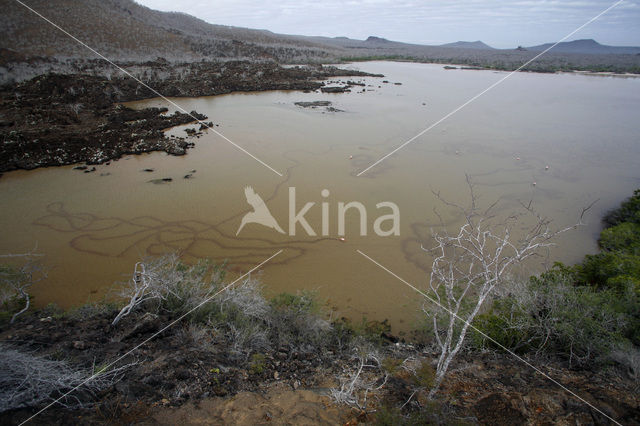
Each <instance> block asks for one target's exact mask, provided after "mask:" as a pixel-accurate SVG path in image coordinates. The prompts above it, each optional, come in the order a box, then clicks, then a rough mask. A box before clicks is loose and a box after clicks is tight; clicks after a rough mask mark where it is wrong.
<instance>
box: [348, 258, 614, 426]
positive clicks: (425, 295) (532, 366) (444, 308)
mask: <svg viewBox="0 0 640 426" xmlns="http://www.w3.org/2000/svg"><path fill="white" fill-rule="evenodd" d="M356 251H357V252H358V253H360V254H361V255H362V256H364V257H365V258H367V259H368V260H370V261H371V262H373V263H374V264H376V265H377V266H378V267H380V268H381V269H383V270H385V271H386V272H388V273H389V274H390V275H392V276H393V277H394V278H396V279H398V280H400V281H402V282H403V283H404V284H406V285H407V286H409V287H410V288H412V289H413V290H415V291H416V292H417V293H419V294H420V295H422V296H424V297H425V298H426V299H428V300H429V301H430V302H431V303H433V304H435V305H437V306H438V307H440V308H441V309H443V310H444V311H446V312H448V313H449V314H450V315H453V316H454V317H455V318H456V319H459V320H460V321H463V322H464V320H463V319H462V318H460V317H459V316H458V315H457V314H455V313H453V312H452V311H451V310H449V309H447V308H446V307H445V306H443V305H442V304H440V303H438V301H436V300H435V299H434V298H433V297H431V296H429V295H428V294H426V293H425V292H423V291H422V290H419V289H418V288H416V287H414V286H413V285H412V284H410V283H409V282H407V281H406V280H404V279H403V278H402V277H400V276H398V275H396V274H395V273H393V272H392V271H390V270H389V269H387V268H386V267H384V266H383V265H381V264H380V263H378V262H377V261H375V260H374V259H372V258H371V257H369V256H367V255H366V254H364V253H363V252H362V251H360V250H356ZM469 327H471V328H472V329H473V330H475V331H476V332H477V333H479V334H481V335H482V336H483V337H484V338H486V339H488V340H490V341H491V343H493V344H495V345H496V346H498V347H500V349H503V350H504V351H506V352H508V353H509V354H510V355H512V356H514V357H515V358H516V359H517V360H518V361H520V362H522V363H524V364H526V365H527V366H529V367H531V368H532V369H533V370H535V371H536V372H537V373H540V374H541V375H542V376H543V377H545V378H546V379H548V380H550V381H551V382H553V383H555V384H556V385H558V386H559V387H560V388H562V389H563V390H564V391H565V392H568V393H569V394H571V395H573V396H574V397H575V398H577V399H579V400H580V401H582V402H584V403H585V404H587V405H588V406H589V407H591V408H592V409H594V410H596V411H597V412H598V413H600V414H602V415H603V416H605V417H606V418H607V419H609V420H611V421H612V422H613V423H615V424H617V425H620V426H622V424H621V423H619V422H617V421H616V420H615V419H613V418H611V417H610V416H608V415H607V414H605V413H604V412H602V410H600V409H598V408H597V407H595V406H594V405H593V404H591V403H590V402H589V401H587V400H585V399H584V398H582V397H580V395H578V394H576V393H575V392H573V391H572V390H571V389H569V388H567V387H566V386H564V385H563V384H562V383H560V382H558V381H557V380H555V379H554V378H553V377H551V376H549V375H548V374H547V373H545V372H543V371H542V370H540V369H539V368H538V367H536V366H535V365H533V364H531V363H530V362H529V361H527V360H525V359H524V358H522V357H521V356H519V355H517V354H516V353H515V352H513V351H511V350H509V349H507V348H506V347H505V346H504V345H502V344H500V343H498V342H497V341H496V340H495V339H493V338H491V337H490V336H488V335H487V334H485V333H484V332H482V331H481V330H479V329H478V328H477V327H475V326H474V325H473V324H469Z"/></svg>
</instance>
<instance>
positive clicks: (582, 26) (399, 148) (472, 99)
mask: <svg viewBox="0 0 640 426" xmlns="http://www.w3.org/2000/svg"><path fill="white" fill-rule="evenodd" d="M622 2H624V0H618V1H617V2H615V3H614V4H612V5H611V6H609V7H608V8H606V9H605V10H603V11H602V12H600V13H598V14H597V15H596V16H594V17H593V18H591V19H589V20H588V21H587V22H585V23H584V24H582V25H580V26H579V27H578V28H576V29H575V30H573V31H571V32H570V33H569V34H567V35H566V36H564V37H563V38H561V39H560V40H558V41H557V42H555V43H554V44H552V45H551V46H550V47H548V48H547V49H545V50H543V51H542V52H540V53H538V54H537V55H536V56H534V57H533V58H531V59H529V60H528V61H527V62H525V63H524V64H522V65H520V66H519V67H518V68H516V69H515V70H513V71H511V72H510V73H509V74H507V75H506V76H504V77H503V78H501V79H500V80H498V81H497V82H495V83H493V84H492V85H491V86H489V87H487V88H486V89H484V90H483V91H482V92H480V93H478V94H477V95H475V96H474V97H472V98H471V99H469V100H468V101H466V102H465V103H463V104H462V105H460V106H459V107H457V108H456V109H454V110H453V111H451V112H449V113H448V114H446V115H445V116H444V117H442V118H440V119H439V120H438V121H436V122H435V123H433V124H432V125H430V126H429V127H427V128H426V129H424V130H423V131H421V132H420V133H418V134H417V135H415V136H413V137H412V138H411V139H409V140H407V141H406V142H404V143H403V144H402V145H400V146H399V147H397V148H396V149H394V150H393V151H391V152H390V153H388V154H387V155H385V156H384V157H382V158H380V159H379V160H378V161H376V162H375V163H373V164H371V165H370V166H369V167H367V168H366V169H364V170H362V171H361V172H360V173H358V174H357V175H356V176H360V175H362V174H363V173H365V172H367V171H368V170H369V169H371V168H373V167H375V166H376V165H378V164H380V163H381V162H383V161H384V160H386V159H387V158H389V157H390V156H392V155H393V154H395V153H396V152H398V151H400V150H401V149H402V148H404V147H405V146H407V145H409V144H410V143H411V142H413V141H415V140H416V139H418V138H419V137H420V136H422V135H424V134H425V133H427V132H428V131H429V130H431V129H433V128H434V127H436V126H437V125H438V124H440V123H442V122H443V121H445V120H446V119H447V118H449V117H451V116H452V115H454V114H455V113H457V112H458V111H460V110H461V109H463V108H464V107H466V106H467V105H469V104H470V103H472V102H473V101H475V100H476V99H478V98H479V97H481V96H482V95H484V94H485V93H487V92H488V91H490V90H491V89H493V88H494V87H496V86H498V85H499V84H501V83H502V82H503V81H505V80H506V79H508V78H509V77H511V76H512V75H514V74H515V73H517V72H519V71H520V70H521V69H523V68H524V67H526V66H527V65H529V64H530V63H532V62H533V61H535V60H536V59H538V58H539V57H541V56H542V55H544V54H545V53H547V52H548V51H550V50H551V49H553V48H554V47H556V46H557V45H558V44H560V43H562V42H563V41H565V40H566V39H568V38H569V37H571V36H572V35H574V34H575V33H577V32H578V31H580V30H581V29H583V28H584V27H586V26H587V25H589V24H590V23H592V22H593V21H595V20H597V19H598V18H600V17H601V16H602V15H604V14H605V13H607V12H608V11H610V10H611V9H613V8H614V7H616V6H618V5H619V4H620V3H622Z"/></svg>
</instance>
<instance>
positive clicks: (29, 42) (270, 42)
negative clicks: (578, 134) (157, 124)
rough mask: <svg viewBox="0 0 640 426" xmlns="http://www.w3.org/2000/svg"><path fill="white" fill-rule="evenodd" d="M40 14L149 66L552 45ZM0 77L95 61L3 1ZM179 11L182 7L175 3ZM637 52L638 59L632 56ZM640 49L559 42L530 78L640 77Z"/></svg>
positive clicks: (455, 53) (189, 19)
mask: <svg viewBox="0 0 640 426" xmlns="http://www.w3.org/2000/svg"><path fill="white" fill-rule="evenodd" d="M24 1H26V2H27V3H28V4H29V6H30V7H32V8H33V9H35V10H36V11H37V12H39V13H41V14H42V15H44V16H46V17H47V18H49V19H51V21H52V22H54V23H56V24H58V25H59V26H60V27H62V28H64V29H65V30H67V31H68V32H69V33H71V34H73V35H74V36H76V37H77V38H78V39H80V40H82V41H83V42H85V43H87V44H88V45H89V46H91V47H92V48H94V49H96V50H97V51H98V52H100V53H102V54H104V55H105V56H106V57H108V58H110V59H115V60H120V61H133V62H145V61H149V60H155V59H157V58H158V57H163V58H165V59H167V60H169V61H200V60H203V59H204V60H227V59H247V60H273V61H278V62H281V63H310V62H316V63H317V62H321V63H331V62H339V61H341V60H345V61H349V60H367V59H386V58H390V59H405V60H411V61H418V62H435V63H444V64H460V65H468V66H474V67H489V68H497V69H506V70H512V69H516V68H517V67H519V66H520V65H522V64H523V63H524V62H526V61H527V60H529V59H531V58H533V57H534V56H535V55H536V52H537V51H541V50H543V49H545V48H546V47H548V46H550V44H544V45H540V46H533V47H528V48H525V49H494V48H492V47H491V46H488V45H487V44H485V43H483V42H482V41H473V42H468V41H458V42H455V43H448V44H445V45H441V46H427V45H419V44H411V43H402V42H398V41H393V40H388V39H386V38H383V37H380V36H375V35H371V36H369V37H368V38H367V39H366V40H355V39H350V38H347V37H311V36H297V35H285V34H275V33H273V32H271V31H267V30H256V29H248V28H240V27H230V26H224V25H215V24H210V23H208V22H205V21H203V20H202V19H199V18H197V17H194V16H190V15H187V14H184V13H176V12H160V11H156V10H152V9H149V8H147V7H144V6H142V5H139V4H137V3H135V2H134V1H132V0H24ZM2 5H3V8H2V14H0V77H1V76H2V74H3V73H6V72H7V71H6V70H7V68H6V67H5V66H4V64H7V63H12V62H23V63H24V62H28V61H32V60H33V58H34V57H40V58H45V59H46V58H51V57H55V58H56V59H57V60H58V63H60V64H62V63H63V62H64V61H65V60H66V59H69V58H95V56H94V55H93V54H92V53H90V52H89V51H88V50H87V49H86V48H84V47H82V46H80V45H79V44H78V43H77V42H75V41H73V40H72V39H70V38H69V37H68V36H66V35H65V34H63V33H62V32H60V31H59V30H57V29H56V28H54V27H53V26H51V25H50V24H47V23H46V22H44V21H43V20H42V19H41V18H39V17H38V16H36V15H35V14H33V13H32V12H30V11H29V10H27V9H26V8H25V7H23V6H21V5H20V4H19V3H18V2H15V1H3V2H2ZM176 7H180V5H179V3H176ZM629 53H631V54H632V55H629ZM634 53H640V48H635V47H614V46H604V45H601V44H599V43H597V42H596V41H594V40H576V41H572V42H565V43H560V44H559V45H558V46H556V48H554V49H553V50H552V51H551V52H549V53H547V54H545V55H544V56H542V57H541V58H538V59H536V61H535V62H534V63H532V64H531V65H529V66H527V70H529V71H545V72H552V71H558V70H563V71H571V70H592V71H612V72H634V73H640V55H635V54H634Z"/></svg>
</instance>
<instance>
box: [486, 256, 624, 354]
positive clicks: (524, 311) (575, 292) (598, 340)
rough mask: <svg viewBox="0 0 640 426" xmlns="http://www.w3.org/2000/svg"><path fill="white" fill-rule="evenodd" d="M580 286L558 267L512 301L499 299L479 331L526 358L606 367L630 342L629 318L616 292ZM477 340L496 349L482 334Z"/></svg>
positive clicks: (566, 270) (571, 276) (512, 296)
mask: <svg viewBox="0 0 640 426" xmlns="http://www.w3.org/2000/svg"><path fill="white" fill-rule="evenodd" d="M574 282H575V277H574V275H573V273H572V272H571V271H570V270H569V269H568V268H566V267H562V266H560V265H556V267H554V268H553V269H552V270H550V271H548V272H546V273H544V274H542V275H540V276H539V277H532V278H531V279H530V281H529V282H528V283H526V284H524V285H522V286H521V288H520V289H519V290H516V291H515V292H514V294H512V295H511V296H509V297H505V298H502V299H498V300H497V301H496V302H495V303H494V305H493V307H492V310H491V311H490V312H489V313H487V314H483V315H480V316H479V317H478V318H477V319H476V322H475V325H476V326H477V327H478V328H479V329H480V330H482V331H483V332H484V333H486V334H487V335H488V336H489V337H491V338H492V339H495V340H496V341H497V342H498V343H500V344H501V345H503V346H505V347H507V348H510V349H511V350H515V351H517V352H520V353H523V352H535V353H538V354H547V355H553V356H560V357H562V358H564V359H566V360H568V362H569V363H570V364H571V365H586V364H590V363H593V362H596V361H601V360H603V359H604V358H605V357H606V356H607V355H608V354H609V353H610V352H611V351H612V349H613V348H615V347H616V346H617V345H618V344H620V343H621V342H622V341H623V340H624V336H623V335H624V331H625V329H626V326H627V324H628V318H627V315H625V313H624V309H620V306H619V302H618V300H619V299H618V295H617V293H616V292H615V291H613V290H611V289H607V290H602V291H598V290H596V289H594V288H591V287H587V286H576V285H574ZM514 290H515V289H514ZM474 337H475V341H476V343H480V344H481V345H486V346H494V347H495V345H494V344H493V342H491V341H490V340H488V339H485V338H484V337H483V336H480V335H479V334H478V333H476V334H475V336H474Z"/></svg>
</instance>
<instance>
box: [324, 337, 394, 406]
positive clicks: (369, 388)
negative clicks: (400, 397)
mask: <svg viewBox="0 0 640 426" xmlns="http://www.w3.org/2000/svg"><path fill="white" fill-rule="evenodd" d="M354 350H355V352H356V354H355V356H354V358H355V359H356V360H357V363H358V366H357V367H356V368H355V370H353V371H351V372H350V373H348V374H347V375H345V376H344V377H341V378H340V387H339V388H332V389H331V397H332V398H333V399H334V400H335V401H336V402H337V403H339V404H345V405H349V406H351V407H353V408H356V409H358V410H360V411H363V412H367V404H368V398H369V396H370V395H371V394H372V393H373V392H375V391H377V390H380V389H382V387H384V385H385V384H386V383H387V380H388V378H389V374H388V373H387V372H384V369H383V368H382V356H381V355H380V354H379V353H378V351H376V350H375V349H373V348H371V347H369V346H368V345H364V346H362V347H356V348H354ZM380 373H383V377H382V378H381V377H380V376H379V374H380Z"/></svg>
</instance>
